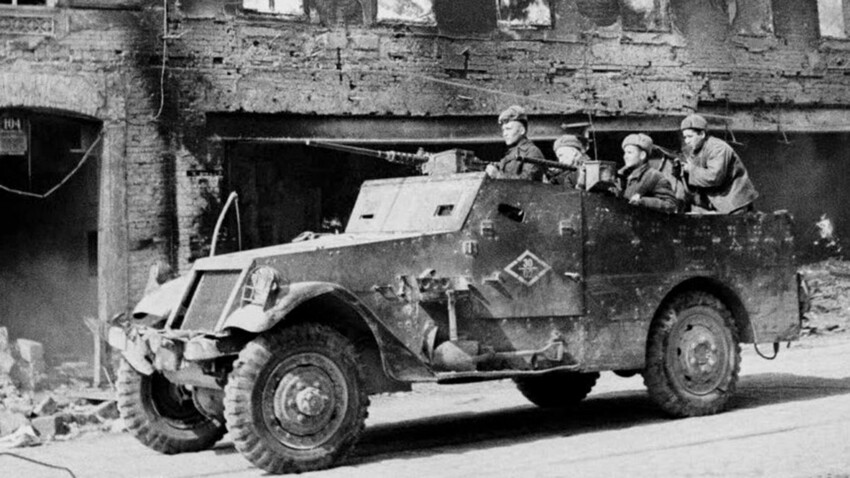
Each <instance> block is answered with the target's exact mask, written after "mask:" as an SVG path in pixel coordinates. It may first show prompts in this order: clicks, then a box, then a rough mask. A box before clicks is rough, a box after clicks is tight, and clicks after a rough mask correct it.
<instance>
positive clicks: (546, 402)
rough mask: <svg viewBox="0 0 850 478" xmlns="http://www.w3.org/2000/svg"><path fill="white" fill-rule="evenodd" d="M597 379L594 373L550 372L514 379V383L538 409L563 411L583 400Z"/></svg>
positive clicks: (596, 374)
mask: <svg viewBox="0 0 850 478" xmlns="http://www.w3.org/2000/svg"><path fill="white" fill-rule="evenodd" d="M598 378H599V374H598V373H595V372H593V373H578V372H552V373H548V374H545V375H536V376H530V377H520V378H516V379H514V382H516V385H517V389H518V390H519V391H520V393H522V394H523V395H524V396H525V398H527V399H528V400H529V401H530V402H531V403H533V404H535V405H537V406H538V407H541V408H560V409H565V408H570V407H572V406H575V404H577V403H578V402H580V401H582V400H584V398H585V397H587V394H589V393H590V390H592V389H593V386H594V385H596V380H597V379H598Z"/></svg>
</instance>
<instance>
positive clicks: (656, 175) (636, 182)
mask: <svg viewBox="0 0 850 478" xmlns="http://www.w3.org/2000/svg"><path fill="white" fill-rule="evenodd" d="M651 151H652V138H650V137H649V136H647V135H645V134H643V133H639V134H630V135H628V136H626V138H625V139H624V140H623V160H624V161H625V162H626V165H625V166H623V167H622V168H620V171H619V172H620V174H621V175H624V176H626V175H627V176H626V177H625V188H624V189H625V190H624V192H623V197H625V198H627V199H628V200H629V204H634V205H637V206H644V207H648V208H652V209H657V210H659V211H664V212H676V210H677V209H678V204H677V201H676V195H675V193H674V192H673V187H672V186H671V185H670V181H668V180H667V177H666V176H664V174H663V173H661V172H660V171H658V170H656V169H653V168H651V167H650V166H649V163H648V162H647V160H648V159H649V153H650V152H651Z"/></svg>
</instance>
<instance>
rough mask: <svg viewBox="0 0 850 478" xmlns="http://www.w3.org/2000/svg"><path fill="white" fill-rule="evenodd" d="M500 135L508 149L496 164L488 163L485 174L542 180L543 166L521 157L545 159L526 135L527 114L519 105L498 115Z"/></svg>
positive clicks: (495, 176)
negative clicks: (500, 128)
mask: <svg viewBox="0 0 850 478" xmlns="http://www.w3.org/2000/svg"><path fill="white" fill-rule="evenodd" d="M499 124H500V125H502V137H503V138H504V139H505V144H506V145H508V147H509V149H508V152H507V153H506V154H505V156H504V157H503V158H502V159H501V161H499V164H498V165H495V164H488V165H487V174H488V175H489V176H490V177H492V178H502V179H530V180H532V181H542V180H543V167H542V166H540V165H538V164H532V163H526V162H524V161H522V160H521V158H531V159H546V158H544V157H543V153H542V152H540V149H538V148H537V146H535V145H534V143H532V142H531V140H529V139H528V138H527V137H526V132H527V130H528V116H526V114H525V110H524V109H522V108H521V107H519V106H516V105H514V106H511V107H510V108H508V109H506V110H505V111H502V114H500V115H499Z"/></svg>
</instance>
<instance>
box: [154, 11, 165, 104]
mask: <svg viewBox="0 0 850 478" xmlns="http://www.w3.org/2000/svg"><path fill="white" fill-rule="evenodd" d="M167 37H168V0H162V67H161V68H160V71H159V110H157V112H156V115H155V116H154V117H153V119H154V120H157V119H159V117H160V115H162V110H163V108H164V107H165V62H166V58H168V38H167Z"/></svg>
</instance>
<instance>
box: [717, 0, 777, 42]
mask: <svg viewBox="0 0 850 478" xmlns="http://www.w3.org/2000/svg"><path fill="white" fill-rule="evenodd" d="M727 14H728V15H729V22H730V23H731V24H732V27H733V28H734V29H735V33H737V34H738V35H753V36H765V35H772V34H773V3H772V2H771V0H749V1H746V2H741V1H737V0H728V3H727Z"/></svg>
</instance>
